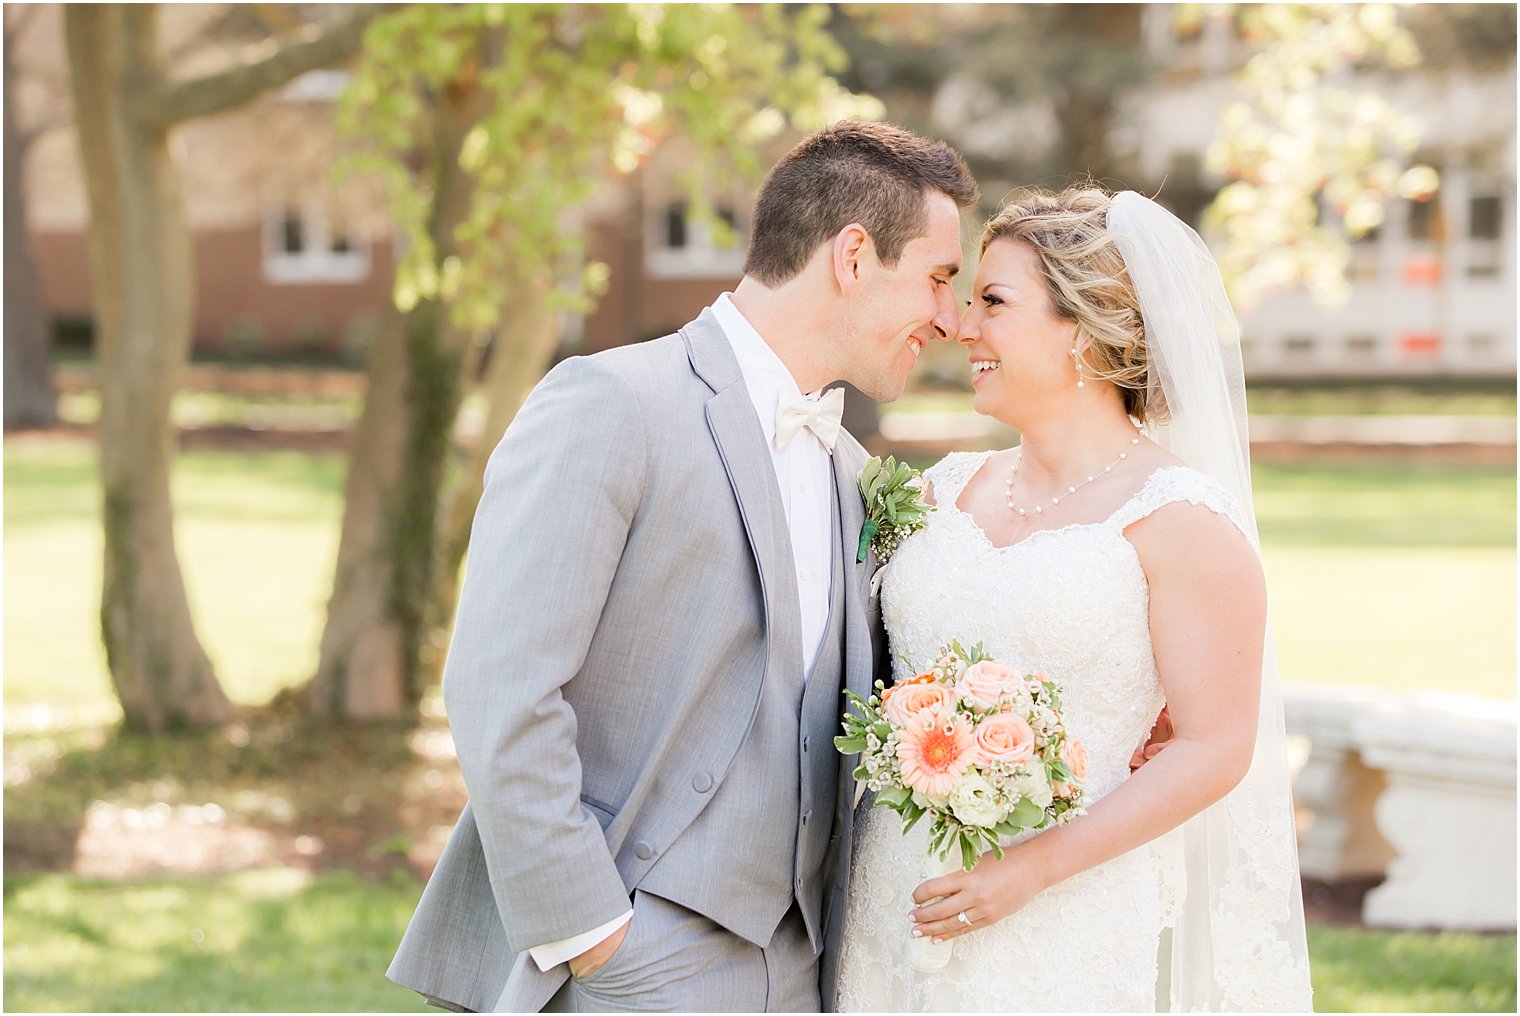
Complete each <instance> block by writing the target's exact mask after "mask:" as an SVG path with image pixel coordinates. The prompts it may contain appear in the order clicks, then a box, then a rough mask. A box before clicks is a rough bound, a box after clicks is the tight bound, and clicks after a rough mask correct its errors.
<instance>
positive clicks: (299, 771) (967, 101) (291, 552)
mask: <svg viewBox="0 0 1520 1016" xmlns="http://www.w3.org/2000/svg"><path fill="white" fill-rule="evenodd" d="M4 20H5V25H4V28H5V46H4V86H5V87H4V102H5V107H4V129H5V142H4V149H5V171H4V190H5V217H4V219H5V243H4V256H5V301H4V308H5V330H4V350H5V371H4V379H5V389H4V415H5V453H4V454H5V462H4V469H5V472H4V551H5V553H4V575H5V594H6V595H5V598H4V732H5V741H4V774H5V791H4V794H5V797H4V809H5V827H4V849H5V855H4V860H5V874H4V879H5V881H4V885H5V891H4V916H5V926H4V966H5V1002H6V1006H7V1007H8V1008H10V1009H12V1010H32V1011H38V1010H58V1011H62V1010H85V1011H103V1010H105V1011H109V1010H169V1011H173V1010H259V1009H263V1010H311V1009H331V1010H419V1009H421V1008H422V1006H421V1005H420V1000H419V999H417V998H416V997H415V996H413V995H412V994H411V993H410V992H407V991H404V990H402V989H400V988H397V987H395V986H393V985H390V984H389V983H388V982H386V981H385V980H384V979H383V976H382V975H383V971H384V969H385V966H386V964H387V963H388V961H389V958H390V955H391V951H392V950H393V948H394V946H395V944H396V942H397V941H398V939H399V936H400V934H401V930H402V929H403V927H404V926H405V922H406V920H407V918H408V917H409V915H410V913H411V910H412V907H413V905H414V904H415V902H416V899H417V896H418V895H419V893H420V891H421V885H422V881H423V880H424V879H425V878H426V875H427V873H428V872H429V871H430V870H431V866H432V864H433V863H434V861H435V860H436V857H437V855H438V852H439V850H440V849H441V847H442V844H443V841H444V839H445V837H446V836H447V833H448V831H449V829H450V827H451V825H452V822H453V820H454V818H455V816H456V815H457V813H458V809H459V808H460V806H461V805H462V803H463V800H464V791H463V786H462V784H461V781H460V779H459V776H458V770H457V767H456V765H455V762H454V759H453V751H452V742H451V740H450V738H449V734H448V727H447V721H446V717H445V716H444V715H443V710H442V702H441V698H440V696H439V693H438V686H437V682H438V675H439V672H440V670H441V666H442V658H443V654H444V651H445V650H446V648H447V645H448V637H449V632H448V625H449V622H450V618H451V616H452V612H453V605H454V602H455V595H456V591H457V579H458V576H459V574H460V569H461V566H462V562H463V560H464V556H465V552H466V544H467V537H468V526H469V521H470V518H471V516H472V513H473V510H474V506H475V502H476V499H477V498H478V495H479V483H480V472H481V469H482V467H483V463H484V459H485V456H486V455H487V454H488V453H489V451H490V449H491V448H492V447H493V446H494V444H495V442H496V441H497V440H498V439H499V437H500V435H501V433H502V432H503V431H504V429H505V427H506V426H507V424H508V423H509V422H510V420H511V417H512V414H513V413H514V412H515V411H516V409H517V407H518V406H519V405H520V404H521V401H522V399H523V398H524V397H525V395H526V393H527V392H528V391H529V390H530V389H531V387H532V385H533V384H534V383H535V382H536V381H537V380H538V378H540V377H541V376H542V374H543V372H544V371H545V370H546V369H548V367H549V366H551V365H552V364H553V363H554V362H555V361H556V360H557V359H559V358H562V357H564V356H569V355H575V354H580V353H586V352H592V351H595V350H600V349H605V348H608V347H611V346H615V345H619V344H623V343H629V342H637V341H641V340H644V339H648V338H651V337H654V336H657V335H661V334H664V333H666V332H668V331H670V330H672V329H674V328H676V327H678V326H680V325H681V324H683V323H684V322H686V321H687V320H689V319H690V318H691V317H693V316H694V315H695V314H696V312H697V311H699V310H700V309H701V308H702V307H703V306H705V305H706V304H707V303H709V302H710V301H711V300H712V299H713V297H714V296H716V295H717V294H718V293H720V292H722V291H724V290H726V289H729V288H731V287H732V286H733V284H734V283H735V282H736V281H737V279H738V277H739V274H740V265H741V263H742V259H743V250H744V243H745V234H746V225H747V221H748V215H749V210H750V205H751V202H752V197H753V194H754V192H755V189H756V187H757V185H758V181H759V179H760V176H761V174H762V173H763V171H764V169H765V168H766V166H768V165H769V164H770V163H771V162H772V161H773V160H774V159H775V158H776V157H777V156H779V155H780V154H781V153H783V152H784V151H786V149H787V148H789V147H790V146H791V145H792V144H793V143H794V142H795V141H796V140H797V139H798V138H799V137H801V136H802V134H804V133H806V132H807V131H809V130H811V129H813V128H815V127H817V126H820V125H822V124H824V123H827V122H830V121H831V120H834V119H838V118H840V117H842V116H863V117H872V118H881V119H889V120H893V121H896V122H899V123H902V124H905V125H907V126H909V127H912V128H914V129H916V130H918V131H921V132H923V133H926V134H929V135H932V136H936V137H941V138H944V139H946V140H948V141H950V142H951V143H952V144H954V145H956V146H957V147H958V148H960V150H961V151H962V152H964V153H965V154H966V156H967V158H968V161H970V163H971V165H972V168H973V170H974V171H975V173H976V175H977V178H978V179H979V180H980V182H981V185H982V192H983V207H981V208H979V209H976V210H975V211H974V212H968V214H967V215H966V216H965V223H964V231H963V233H964V237H965V240H966V245H967V263H968V265H973V264H974V254H975V240H976V235H977V232H978V229H979V226H980V224H981V222H982V221H983V220H984V219H985V217H986V216H988V215H990V214H991V213H992V212H993V211H994V210H995V209H996V207H997V206H998V204H999V203H1000V202H1001V201H1003V200H1004V199H1005V198H1006V197H1008V196H1009V195H1011V194H1012V193H1014V192H1016V191H1017V190H1018V189H1019V188H1022V187H1027V186H1033V185H1038V186H1045V187H1052V188H1058V187H1061V186H1064V185H1065V184H1067V183H1071V182H1076V181H1080V180H1091V181H1094V182H1096V183H1097V184H1099V185H1102V186H1104V187H1108V188H1110V189H1115V190H1117V189H1123V188H1132V189H1136V190H1140V191H1143V192H1145V193H1147V194H1152V195H1155V196H1156V198H1157V200H1159V201H1160V202H1161V203H1163V204H1165V205H1167V206H1168V207H1170V208H1172V209H1173V210H1174V211H1175V212H1177V213H1178V214H1179V215H1180V216H1182V217H1184V218H1185V219H1186V220H1188V221H1189V222H1191V223H1193V224H1194V225H1195V226H1196V227H1197V228H1198V229H1199V230H1200V232H1202V233H1203V235H1204V236H1205V237H1206V238H1207V239H1208V240H1209V242H1210V245H1211V247H1212V248H1213V249H1214V251H1215V253H1216V255H1217V256H1218V258H1219V260H1220V263H1221V265H1222V268H1223V270H1224V272H1225V274H1226V277H1227V282H1228V284H1229V286H1230V289H1231V294H1232V298H1233V299H1234V301H1235V303H1236V307H1237V310H1238V311H1239V313H1240V317H1241V320H1242V325H1243V331H1244V343H1245V356H1246V367H1247V375H1248V384H1249V400H1250V404H1251V409H1252V419H1251V436H1252V451H1253V458H1254V469H1255V482H1256V497H1257V512H1258V515H1259V519H1260V525H1261V532H1262V542H1263V550H1264V557H1265V562H1266V568H1267V573H1268V580H1269V584H1270V588H1271V594H1272V606H1273V613H1274V619H1275V625H1276V635H1277V641H1278V645H1279V650H1280V655H1281V659H1282V667H1283V673H1284V677H1285V680H1286V681H1288V682H1289V688H1288V702H1287V709H1288V725H1289V733H1290V738H1291V741H1292V746H1293V747H1292V750H1293V753H1294V757H1293V765H1294V768H1295V774H1296V775H1295V792H1296V801H1297V804H1298V808H1299V820H1300V821H1299V833H1300V852H1301V857H1302V862H1303V872H1304V876H1305V898H1306V901H1307V905H1308V910H1309V916H1310V919H1311V922H1312V923H1311V928H1310V946H1311V953H1312V958H1313V962H1314V980H1315V987H1316V992H1317V997H1316V1005H1317V1007H1318V1008H1319V1009H1320V1010H1321V1011H1335V1010H1338V1011H1381V1010H1388V1011H1396V1010H1422V1011H1442V1010H1447V1011H1450V1010H1481V1011H1509V1012H1513V1011H1514V1010H1515V1006H1516V993H1515V935H1514V929H1515V900H1516V886H1515V870H1516V869H1515V861H1516V858H1515V827H1516V814H1515V679H1516V653H1515V648H1516V631H1515V608H1516V596H1515V593H1516V581H1515V580H1516V571H1515V535H1516V528H1515V522H1516V518H1515V489H1516V486H1515V485H1516V474H1515V460H1516V450H1515V433H1516V427H1515V402H1516V388H1515V383H1516V233H1515V198H1516V188H1515V179H1516V177H1515V133H1516V108H1515V107H1516V77H1515V42H1516V20H1515V8H1514V6H1513V5H1463V4H1452V5H1383V4H1365V5H1363V4H1314V5H1304V4H1280V5H1270V6H1268V5H1224V4H1206V5H1197V4H1183V5H1163V4H1128V5H1109V4H1083V5H954V4H947V5H932V6H930V5H911V4H909V5H882V6H877V5H854V4H836V5H819V6H801V5H797V6H791V5H789V6H784V7H783V6H776V5H743V6H733V5H711V6H695V5H672V6H669V7H666V6H662V5H657V4H656V5H647V4H644V5H635V6H624V5H615V4H609V5H598V6H544V5H534V4H519V5H469V6H408V5H398V6H392V7H383V8H381V7H373V8H372V7H366V6H362V5H361V6H344V5H327V4H289V5H275V4H236V5H226V4H217V5H211V4H201V5H197V4H188V5H172V6H171V5H164V6H163V7H162V8H160V7H158V6H157V5H153V4H143V5H132V6H130V7H129V6H125V5H81V6H68V7H63V6H60V5H54V4H37V5H18V4H7V5H6V7H5V11H4ZM971 274H972V272H970V271H967V272H965V273H963V275H964V276H966V278H963V279H962V280H961V283H960V285H961V286H962V288H965V287H966V286H967V285H969V276H970V275H971ZM969 394H970V385H969V381H968V378H967V371H966V368H965V362H964V357H963V355H962V354H961V352H960V350H958V349H955V348H949V347H939V348H934V349H930V350H926V351H925V354H924V356H923V358H922V359H921V361H920V366H919V368H918V370H917V371H916V373H915V375H914V377H913V379H912V380H911V381H910V387H909V392H908V394H907V395H906V396H905V397H904V398H903V399H902V400H901V401H900V402H898V403H895V404H893V405H891V406H882V407H879V408H878V407H875V406H873V405H871V404H869V403H868V402H866V401H865V400H864V399H861V398H859V397H858V396H857V397H856V398H854V399H853V400H852V401H851V404H850V409H849V419H848V420H847V422H848V423H849V424H850V425H851V426H852V428H853V429H854V430H855V432H856V433H857V435H859V436H861V437H862V438H863V439H864V440H865V441H866V443H867V444H868V445H869V446H870V447H871V448H872V449H873V450H875V451H878V452H880V453H882V454H886V453H894V454H897V455H899V456H905V457H907V458H909V459H910V460H912V461H913V462H915V463H916V464H918V465H920V466H922V465H927V464H928V463H930V462H932V461H934V460H935V459H937V458H938V457H939V456H941V455H943V454H945V453H946V452H948V451H952V450H957V449H976V448H986V447H992V446H994V445H1002V444H1006V443H1010V442H1013V441H1016V440H1017V436H1016V435H1014V434H1011V433H1008V432H1006V431H1002V430H1000V429H999V428H997V427H996V426H994V425H990V424H989V422H988V421H986V420H985V419H983V418H980V417H977V416H976V415H974V414H972V413H971V412H970V411H969Z"/></svg>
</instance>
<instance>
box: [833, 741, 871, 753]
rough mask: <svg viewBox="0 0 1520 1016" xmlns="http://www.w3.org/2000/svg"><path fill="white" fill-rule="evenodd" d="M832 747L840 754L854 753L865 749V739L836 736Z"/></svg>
mask: <svg viewBox="0 0 1520 1016" xmlns="http://www.w3.org/2000/svg"><path fill="white" fill-rule="evenodd" d="M834 747H835V748H836V749H837V750H838V751H839V753H840V754H841V755H855V754H857V753H859V752H862V751H865V750H866V739H865V738H863V737H836V738H834Z"/></svg>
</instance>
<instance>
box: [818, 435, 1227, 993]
mask: <svg viewBox="0 0 1520 1016" xmlns="http://www.w3.org/2000/svg"><path fill="white" fill-rule="evenodd" d="M991 454H992V453H991V452H977V453H955V454H952V455H949V456H946V457H945V458H944V459H943V460H941V461H940V462H939V463H938V464H936V465H935V466H933V467H932V468H931V469H929V470H928V472H927V473H926V474H925V477H926V479H927V480H929V481H931V482H932V483H933V491H934V498H935V501H936V503H937V505H938V508H937V510H936V511H934V512H933V513H931V514H930V516H929V518H928V522H927V525H926V526H925V527H924V528H923V529H922V530H921V531H919V532H917V533H915V534H914V535H913V536H912V537H910V538H909V539H908V540H906V541H905V542H904V543H903V545H902V546H901V547H899V548H898V550H897V552H896V553H895V554H894V555H893V558H892V561H891V563H890V564H889V565H888V566H887V570H886V573H885V576H884V584H883V587H882V617H883V621H884V623H885V625H886V629H887V634H888V636H889V638H890V641H891V652H892V657H893V660H894V661H895V662H894V665H893V666H894V676H895V677H897V678H899V679H900V678H902V677H904V676H911V673H912V672H911V671H908V670H906V668H907V667H908V666H912V667H914V668H920V667H926V666H927V665H928V663H929V662H930V661H932V660H933V658H934V657H935V656H936V655H937V654H938V651H939V648H940V647H941V646H943V645H945V644H946V643H947V642H948V641H949V640H950V639H952V638H959V639H961V640H962V641H964V642H965V643H967V644H968V645H969V644H971V643H973V642H976V641H981V642H982V643H984V645H985V646H986V649H987V651H988V652H989V653H991V654H992V656H993V658H994V659H996V660H998V661H999V662H1000V663H1005V664H1008V665H1011V666H1014V667H1016V668H1017V669H1019V670H1021V671H1024V672H1030V671H1043V672H1045V673H1047V674H1049V675H1050V676H1052V677H1054V678H1056V679H1058V680H1059V681H1060V682H1061V684H1062V686H1063V689H1064V692H1063V709H1064V714H1065V718H1066V725H1067V729H1068V730H1069V731H1071V732H1072V733H1073V734H1075V735H1076V736H1077V737H1079V738H1080V739H1081V740H1082V742H1083V743H1084V744H1085V746H1086V748H1087V752H1088V771H1087V780H1086V783H1087V791H1088V800H1089V802H1090V803H1091V802H1094V801H1097V800H1098V799H1100V798H1102V797H1103V796H1104V795H1106V794H1108V793H1109V792H1111V791H1112V790H1113V789H1114V788H1115V787H1117V786H1118V785H1119V784H1121V783H1122V782H1123V781H1124V780H1125V779H1127V778H1128V776H1129V759H1130V756H1131V754H1132V753H1133V751H1134V750H1135V748H1136V747H1138V746H1139V745H1140V744H1141V743H1143V742H1144V740H1145V738H1146V736H1147V734H1148V733H1149V731H1150V728H1151V726H1152V724H1153V723H1154V722H1155V719H1156V715H1157V714H1158V713H1159V712H1160V711H1161V707H1162V706H1163V705H1164V704H1165V698H1164V696H1163V694H1162V690H1161V682H1160V679H1159V677H1158V675H1157V672H1156V662H1155V658H1154V655H1153V653H1152V650H1151V639H1150V626H1149V599H1150V597H1149V587H1148V585H1147V583H1146V578H1145V573H1144V571H1143V570H1142V568H1141V566H1140V559H1139V556H1138V554H1137V553H1136V551H1135V549H1134V546H1133V545H1132V544H1131V543H1130V542H1129V541H1128V540H1127V539H1126V538H1125V536H1124V530H1125V528H1126V527H1127V526H1130V525H1132V524H1134V523H1135V522H1138V521H1139V520H1140V519H1143V518H1145V517H1146V516H1147V515H1149V514H1150V513H1151V512H1153V511H1155V510H1156V509H1158V508H1160V507H1162V506H1163V505H1167V504H1171V503H1175V502H1179V501H1187V502H1191V503H1193V504H1197V505H1202V506H1204V507H1207V508H1209V509H1211V510H1212V511H1215V512H1218V513H1220V514H1222V515H1225V516H1227V517H1228V518H1229V519H1230V520H1231V521H1232V522H1234V523H1235V525H1236V526H1237V528H1239V529H1240V530H1241V531H1242V532H1244V533H1249V529H1248V528H1247V527H1246V526H1244V525H1242V520H1241V519H1242V517H1241V514H1240V510H1239V508H1238V507H1237V505H1236V504H1235V502H1234V499H1233V498H1231V497H1230V495H1229V494H1228V493H1227V492H1226V491H1225V490H1224V489H1223V488H1222V487H1220V486H1219V485H1218V484H1217V483H1216V482H1215V481H1213V480H1212V479H1210V478H1208V477H1207V476H1205V475H1204V474H1202V473H1200V472H1198V471H1196V470H1194V469H1190V468H1187V467H1184V466H1175V467H1163V468H1161V469H1157V470H1156V471H1155V472H1153V473H1152V474H1151V475H1150V476H1149V477H1148V478H1147V479H1146V481H1145V483H1144V484H1143V485H1142V486H1141V488H1140V489H1139V490H1138V491H1137V492H1136V493H1135V494H1134V495H1133V496H1132V497H1131V498H1130V499H1129V500H1128V501H1126V502H1125V503H1124V504H1123V505H1122V506H1120V508H1119V509H1118V510H1117V511H1115V512H1114V513H1113V515H1111V516H1110V517H1109V518H1108V519H1107V520H1105V521H1103V522H1097V523H1081V524H1075V525H1069V526H1065V527H1062V528H1059V529H1048V530H1041V531H1038V532H1035V533H1033V534H1031V535H1029V536H1027V537H1025V538H1023V539H1021V540H1020V541H1019V542H1017V543H1014V544H1012V545H1010V546H1007V547H997V546H995V545H994V544H992V543H991V542H990V541H989V540H988V539H987V537H986V535H985V534H984V533H983V532H982V530H981V529H980V528H979V527H978V526H977V524H976V522H975V521H974V520H973V518H972V517H971V516H970V515H969V514H967V513H965V512H963V511H961V510H960V509H959V508H957V507H956V501H957V500H958V499H959V497H960V494H961V491H962V489H963V488H964V487H965V485H966V483H967V482H968V481H969V480H970V478H971V476H972V475H973V474H975V473H976V471H977V470H978V469H980V468H981V467H982V465H983V464H984V463H985V462H986V461H987V459H988V457H989V456H990V455H991ZM904 657H906V659H907V661H908V662H907V664H905V663H904V662H903V658H904ZM1077 821H1078V822H1080V821H1081V819H1078V820H1077ZM901 829H902V823H901V819H900V818H899V817H898V816H897V815H896V814H895V813H893V812H891V811H889V810H887V809H884V808H863V809H862V810H861V811H860V812H858V813H857V831H856V838H855V843H856V846H855V855H854V858H853V862H852V865H851V877H850V889H849V899H848V905H847V909H846V913H845V923H844V936H843V946H842V951H841V956H840V973H839V983H838V996H837V1008H838V1011H841V1012H869V1011H888V1012H894V1011H895V1012H949V1011H1001V1012H1039V1011H1082V1010H1087V1011H1099V1012H1103V1011H1108V1012H1132V1011H1154V1010H1155V1008H1156V998H1157V948H1158V944H1159V939H1160V935H1161V933H1162V930H1163V929H1164V928H1165V927H1167V926H1168V923H1169V921H1170V920H1171V918H1172V915H1173V912H1174V909H1175V906H1176V904H1177V902H1178V901H1179V900H1180V898H1181V893H1182V892H1183V891H1184V886H1183V885H1182V866H1181V837H1180V835H1179V833H1180V830H1173V831H1171V832H1169V833H1167V834H1166V835H1164V836H1162V837H1160V838H1158V839H1156V840H1153V841H1151V842H1150V843H1147V844H1145V845H1143V846H1141V847H1139V848H1137V849H1135V850H1132V851H1130V852H1129V853H1126V854H1123V855H1121V856H1120V857H1117V858H1114V859H1113V860H1110V861H1108V862H1106V863H1104V864H1101V865H1098V866H1096V867H1094V868H1090V869H1088V870H1087V871H1084V872H1080V873H1079V874H1077V875H1075V876H1073V877H1071V878H1069V879H1067V880H1065V881H1064V882H1061V883H1059V884H1057V885H1055V886H1052V887H1050V888H1049V889H1046V890H1045V891H1044V892H1042V893H1040V894H1039V895H1038V896H1036V897H1034V899H1032V900H1031V901H1030V902H1029V903H1028V904H1027V905H1026V906H1025V907H1024V908H1023V909H1021V910H1019V911H1018V912H1016V913H1014V914H1012V915H1010V916H1008V917H1006V918H1004V919H1003V920H1002V921H1001V922H999V923H998V924H995V925H993V926H992V927H990V928H983V929H980V930H978V931H976V932H974V933H972V934H970V935H965V936H962V937H959V938H957V939H954V940H953V945H954V954H953V956H952V958H951V960H950V962H949V964H948V965H947V966H946V967H945V969H944V970H942V971H939V972H936V973H923V972H920V971H917V970H915V969H914V968H913V967H912V965H911V964H910V962H909V961H908V959H907V958H906V956H905V946H906V944H907V942H908V931H909V929H910V927H911V922H910V921H909V919H908V917H907V916H906V913H907V910H908V909H909V907H910V906H911V899H910V897H911V895H912V892H913V890H914V889H915V888H916V887H917V886H918V884H919V883H920V882H921V881H923V879H924V878H925V877H926V875H925V861H924V858H925V857H926V856H927V853H928V823H920V824H919V825H918V826H917V827H915V828H914V829H913V830H911V831H910V832H909V833H908V834H907V835H906V836H904V835H903V834H902V831H901Z"/></svg>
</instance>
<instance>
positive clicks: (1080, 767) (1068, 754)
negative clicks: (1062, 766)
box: [1061, 737, 1087, 780]
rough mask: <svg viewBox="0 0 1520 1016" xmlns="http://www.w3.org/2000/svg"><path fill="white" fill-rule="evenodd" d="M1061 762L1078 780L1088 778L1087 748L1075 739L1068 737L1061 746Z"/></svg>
mask: <svg viewBox="0 0 1520 1016" xmlns="http://www.w3.org/2000/svg"><path fill="white" fill-rule="evenodd" d="M1061 761H1062V762H1065V763H1066V767H1067V768H1068V769H1070V770H1071V774H1072V775H1073V776H1075V777H1076V778H1077V779H1079V780H1082V779H1086V778H1087V747H1086V746H1085V745H1084V744H1083V743H1082V742H1081V741H1078V740H1077V739H1076V738H1075V737H1068V738H1067V739H1066V743H1065V744H1063V745H1061Z"/></svg>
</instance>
